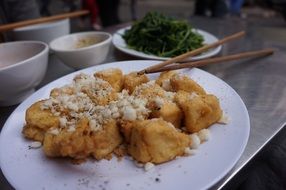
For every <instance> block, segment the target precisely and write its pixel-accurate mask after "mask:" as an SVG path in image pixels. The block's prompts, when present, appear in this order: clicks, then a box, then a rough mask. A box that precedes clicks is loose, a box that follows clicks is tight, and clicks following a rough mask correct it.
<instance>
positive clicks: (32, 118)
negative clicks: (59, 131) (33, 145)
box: [22, 100, 59, 141]
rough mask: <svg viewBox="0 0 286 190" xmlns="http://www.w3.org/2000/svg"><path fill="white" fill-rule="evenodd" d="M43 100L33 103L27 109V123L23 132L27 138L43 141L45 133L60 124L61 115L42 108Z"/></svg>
mask: <svg viewBox="0 0 286 190" xmlns="http://www.w3.org/2000/svg"><path fill="white" fill-rule="evenodd" d="M43 102H44V100H43V101H38V102H36V103H34V104H33V105H31V106H30V107H29V108H28V109H27V111H26V117H25V120H26V125H25V127H24V128H23V131H22V133H23V134H24V136H25V137H26V138H29V139H32V140H36V141H43V136H44V133H45V132H46V131H47V130H48V129H50V128H52V127H58V126H59V117H57V116H54V115H53V114H52V112H51V111H50V110H48V109H45V110H43V109H41V105H42V103H43Z"/></svg>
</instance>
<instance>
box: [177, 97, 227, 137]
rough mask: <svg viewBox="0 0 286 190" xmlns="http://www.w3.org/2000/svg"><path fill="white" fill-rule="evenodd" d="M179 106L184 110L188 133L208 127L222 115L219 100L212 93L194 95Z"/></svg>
mask: <svg viewBox="0 0 286 190" xmlns="http://www.w3.org/2000/svg"><path fill="white" fill-rule="evenodd" d="M180 106H181V107H182V109H183V112H184V120H185V122H184V123H185V127H186V129H187V131H188V132H190V133H195V132H198V131H200V130H202V129H204V128H208V127H209V126H210V125H212V124H214V123H215V122H217V121H218V120H219V119H220V118H221V115H222V110H221V108H220V105H219V101H218V99H217V97H215V96H214V95H201V96H195V97H193V98H190V99H189V100H188V101H186V102H184V103H183V104H181V105H180Z"/></svg>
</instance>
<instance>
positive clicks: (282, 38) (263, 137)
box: [0, 17, 286, 190]
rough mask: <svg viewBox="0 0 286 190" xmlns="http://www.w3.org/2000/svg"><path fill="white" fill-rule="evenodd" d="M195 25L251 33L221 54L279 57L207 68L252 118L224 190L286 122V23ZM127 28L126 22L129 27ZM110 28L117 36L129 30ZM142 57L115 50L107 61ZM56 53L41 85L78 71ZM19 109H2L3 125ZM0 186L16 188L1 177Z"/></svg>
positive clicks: (0, 121)
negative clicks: (261, 51) (269, 50)
mask: <svg viewBox="0 0 286 190" xmlns="http://www.w3.org/2000/svg"><path fill="white" fill-rule="evenodd" d="M191 23H192V24H193V25H194V26H195V27H196V28H200V29H203V30H206V31H209V32H210V33H212V34H214V35H216V36H218V37H219V38H222V37H224V36H226V35H229V34H232V33H235V32H238V31H241V30H245V31H246V32H247V35H246V37H245V38H243V39H241V40H237V41H234V42H231V43H229V44H226V45H224V46H223V49H222V52H221V54H222V55H227V54H231V53H235V52H242V51H248V50H258V49H262V48H269V47H272V48H275V49H276V52H275V54H274V55H272V56H269V57H266V58H259V59H252V60H243V61H233V62H231V63H221V64H217V65H212V66H205V67H203V68H202V69H204V70H206V71H208V72H210V73H212V74H214V75H216V76H217V77H219V78H221V79H223V80H224V81H226V82H227V83H228V84H229V85H230V86H232V87H233V88H234V89H235V90H236V91H237V93H238V94H239V95H240V96H241V98H242V99H243V101H244V102H245V104H246V106H247V109H248V111H249V115H250V122H251V131H250V137H249V141H248V144H247V146H246V149H245V151H244V153H243V155H242V156H241V158H240V159H239V161H238V162H237V164H236V165H235V167H234V168H233V169H232V170H231V171H230V172H229V173H228V174H227V175H226V176H225V177H224V178H223V179H222V180H221V181H220V182H219V183H218V184H216V185H215V186H214V187H213V188H212V189H220V188H222V187H223V186H224V185H225V184H227V183H228V182H229V181H230V180H231V179H232V178H233V177H234V176H235V175H236V174H237V173H238V172H239V171H240V170H241V169H242V168H243V167H244V166H245V165H246V164H247V163H248V162H249V161H251V160H252V159H253V158H254V157H255V155H256V154H257V153H258V152H259V151H260V150H261V149H262V148H263V147H264V145H265V144H266V143H267V142H269V141H270V140H271V139H272V138H273V137H274V136H275V135H276V134H277V133H278V132H279V131H280V130H281V129H282V126H283V123H284V122H285V121H286V98H284V97H286V88H284V87H285V84H286V77H284V76H285V72H286V64H285V60H286V27H285V25H286V24H285V23H284V22H282V21H275V20H274V21H272V20H270V21H267V22H265V21H263V22H257V21H251V20H241V19H237V18H227V19H209V18H199V17H195V18H191ZM125 25H126V24H125ZM125 25H117V26H114V27H110V28H107V29H106V31H108V32H110V33H113V32H115V31H116V30H117V29H119V28H121V27H123V26H125ZM131 59H138V58H135V57H132V56H128V55H126V54H124V53H121V52H119V51H118V50H116V49H114V48H113V47H112V48H111V51H110V53H109V56H108V58H107V60H106V61H105V62H106V63H108V62H113V61H122V60H131ZM73 71H74V70H73V69H71V68H68V67H67V66H65V65H64V64H63V63H61V62H60V61H59V60H58V59H57V58H56V57H55V56H54V55H51V56H50V61H49V66H48V71H47V74H46V76H45V78H44V80H43V82H42V83H41V85H40V86H39V87H41V86H43V85H45V84H47V83H49V82H51V81H53V80H55V79H57V78H59V77H61V76H63V75H66V74H69V73H71V72H73ZM15 108H16V106H11V107H2V108H0V126H1V128H2V126H3V125H4V123H5V120H6V119H7V118H8V116H9V115H10V114H11V113H12V111H13V110H14V109H15ZM0 188H1V189H2V190H5V189H13V188H12V187H11V186H10V185H9V183H8V182H7V181H6V179H5V178H4V177H3V175H2V173H1V174H0Z"/></svg>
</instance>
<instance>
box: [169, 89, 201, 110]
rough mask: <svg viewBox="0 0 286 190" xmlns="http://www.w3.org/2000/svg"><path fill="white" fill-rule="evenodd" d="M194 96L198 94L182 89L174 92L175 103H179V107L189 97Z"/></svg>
mask: <svg viewBox="0 0 286 190" xmlns="http://www.w3.org/2000/svg"><path fill="white" fill-rule="evenodd" d="M195 96H198V94H197V93H195V92H192V93H189V92H186V91H183V90H179V91H178V92H177V93H176V94H175V98H174V100H175V102H176V104H177V105H179V107H182V106H183V105H184V104H185V103H186V102H188V101H189V100H190V99H192V98H193V97H195Z"/></svg>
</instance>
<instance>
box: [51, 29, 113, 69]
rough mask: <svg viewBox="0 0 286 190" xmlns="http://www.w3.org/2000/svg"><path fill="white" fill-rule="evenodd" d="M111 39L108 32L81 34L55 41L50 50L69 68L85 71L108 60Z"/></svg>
mask: <svg viewBox="0 0 286 190" xmlns="http://www.w3.org/2000/svg"><path fill="white" fill-rule="evenodd" d="M111 39H112V36H111V35H110V34H109V33H106V32H80V33H75V34H70V35H67V36H63V37H60V38H57V39H55V40H53V41H52V42H51V43H50V48H51V50H52V51H54V53H55V54H56V55H57V56H58V57H59V58H60V59H61V60H62V61H63V62H64V63H65V64H66V65H67V66H69V67H72V68H75V69H83V68H86V67H90V66H94V65H98V64H100V63H102V62H103V61H104V60H105V59H106V56H107V54H108V51H109V48H110V44H111Z"/></svg>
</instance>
